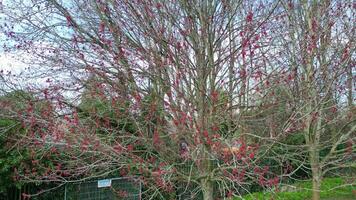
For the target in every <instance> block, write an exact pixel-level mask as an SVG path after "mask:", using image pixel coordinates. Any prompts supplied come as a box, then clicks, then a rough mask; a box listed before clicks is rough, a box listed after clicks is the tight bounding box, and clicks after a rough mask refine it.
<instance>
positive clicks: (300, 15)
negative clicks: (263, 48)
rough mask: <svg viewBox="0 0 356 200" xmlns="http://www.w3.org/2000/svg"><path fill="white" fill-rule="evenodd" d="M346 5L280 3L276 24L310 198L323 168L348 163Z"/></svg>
mask: <svg viewBox="0 0 356 200" xmlns="http://www.w3.org/2000/svg"><path fill="white" fill-rule="evenodd" d="M352 6H353V5H351V3H349V2H342V3H341V2H337V1H302V2H296V1H290V2H289V3H288V4H287V3H284V4H283V9H284V11H285V12H284V13H285V15H284V17H285V20H282V23H283V24H281V26H280V27H281V30H282V31H281V34H285V35H286V36H285V37H284V38H283V40H282V45H284V46H285V47H286V50H285V51H284V53H283V54H282V56H283V57H284V58H285V59H286V60H285V62H286V65H288V66H289V67H290V68H291V70H290V71H291V73H292V74H291V76H292V77H293V81H292V82H291V84H292V85H293V87H291V91H290V92H291V94H293V97H292V98H293V99H292V100H293V101H294V105H293V110H294V113H293V114H292V116H293V118H292V119H291V121H290V127H291V129H294V130H293V132H295V131H299V132H301V133H303V135H304V143H303V145H305V148H306V151H307V153H308V158H307V160H308V164H310V167H311V172H312V178H313V200H318V199H320V183H321V180H322V177H323V176H325V174H326V173H328V172H330V170H332V169H338V170H340V169H341V168H344V167H350V166H352V165H353V164H352V161H351V160H350V156H351V157H352V155H353V154H354V153H355V149H354V148H353V147H352V143H353V142H352V141H354V139H355V128H356V124H355V118H354V117H352V113H351V112H350V111H349V109H348V108H347V106H345V99H348V104H349V105H352V103H350V102H351V101H352V100H350V98H353V97H352V92H351V93H350V91H351V90H352V89H351V88H352V86H350V81H351V82H352V80H350V68H349V65H350V63H351V62H352V54H353V53H351V52H353V50H354V48H355V43H354V41H353V40H352V39H350V35H353V34H354V30H355V27H354V26H352V25H351V24H350V22H351V21H352V19H353V18H354V14H355V13H354V12H353V11H352V8H351V7H352ZM283 28H285V29H283ZM351 37H352V36H351ZM351 73H352V72H351ZM345 80H347V81H345ZM345 83H347V84H345ZM351 85H352V84H351ZM345 88H348V94H345V92H344V91H345ZM293 124H294V125H293ZM293 126H294V127H293ZM291 129H290V130H291ZM296 129H298V130H296ZM346 143H349V147H348V148H346V147H345V145H346ZM343 145H344V147H342V146H343ZM350 161H351V162H350ZM338 175H339V176H340V175H341V174H338Z"/></svg>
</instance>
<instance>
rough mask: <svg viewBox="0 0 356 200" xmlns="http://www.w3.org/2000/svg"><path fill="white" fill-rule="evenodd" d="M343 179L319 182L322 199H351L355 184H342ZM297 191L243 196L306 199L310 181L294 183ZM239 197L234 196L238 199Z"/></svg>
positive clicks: (253, 199)
mask: <svg viewBox="0 0 356 200" xmlns="http://www.w3.org/2000/svg"><path fill="white" fill-rule="evenodd" d="M344 184H345V183H344V181H343V180H342V179H341V178H325V179H324V180H323V181H322V184H321V192H320V197H321V199H323V200H353V199H356V196H355V195H354V194H353V193H352V191H353V190H356V187H355V185H354V186H351V185H348V186H343V187H339V186H342V185H344ZM294 186H296V188H297V191H295V192H271V191H267V192H256V193H252V194H250V195H246V196H244V197H243V199H245V200H270V199H273V200H308V199H311V196H312V191H311V188H312V183H311V181H310V180H309V181H303V182H298V183H295V184H294ZM238 199H240V198H236V199H235V200H238Z"/></svg>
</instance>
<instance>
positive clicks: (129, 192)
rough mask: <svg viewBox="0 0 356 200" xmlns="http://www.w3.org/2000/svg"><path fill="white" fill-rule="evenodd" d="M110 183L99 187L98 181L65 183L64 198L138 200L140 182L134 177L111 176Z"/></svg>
mask: <svg viewBox="0 0 356 200" xmlns="http://www.w3.org/2000/svg"><path fill="white" fill-rule="evenodd" d="M108 180H111V184H110V185H108V186H105V187H99V185H98V181H99V180H95V181H86V182H77V183H71V184H67V185H66V189H65V200H82V199H86V200H117V199H120V200H121V199H123V200H140V199H141V182H140V181H139V180H137V179H135V178H111V179H108Z"/></svg>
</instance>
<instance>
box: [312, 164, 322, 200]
mask: <svg viewBox="0 0 356 200" xmlns="http://www.w3.org/2000/svg"><path fill="white" fill-rule="evenodd" d="M312 174H313V197H312V200H319V199H320V185H321V177H320V173H319V169H313V168H312Z"/></svg>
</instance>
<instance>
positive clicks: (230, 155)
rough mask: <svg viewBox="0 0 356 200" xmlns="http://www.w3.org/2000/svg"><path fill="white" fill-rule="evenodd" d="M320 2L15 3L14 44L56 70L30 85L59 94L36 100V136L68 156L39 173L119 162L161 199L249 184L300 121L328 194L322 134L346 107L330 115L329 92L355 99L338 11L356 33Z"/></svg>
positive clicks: (262, 174) (98, 170)
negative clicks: (345, 86)
mask: <svg viewBox="0 0 356 200" xmlns="http://www.w3.org/2000/svg"><path fill="white" fill-rule="evenodd" d="M319 4H320V5H322V6H321V8H319V7H318V5H319ZM319 4H317V3H310V2H301V3H300V4H299V3H298V2H293V1H291V2H289V3H285V2H280V1H260V2H258V3H256V2H244V1H238V2H236V1H207V0H195V1H186V0H179V1H140V0H137V1H126V0H118V1H112V0H98V1H87V0H79V1H66V2H61V1H57V0H48V1H44V2H43V1H32V2H27V1H16V0H15V1H14V3H13V4H11V3H10V4H8V5H7V7H6V6H5V13H6V16H7V19H8V20H9V21H10V23H12V24H13V27H12V26H9V25H7V26H4V27H3V29H4V32H5V34H6V35H7V36H8V38H9V39H11V40H12V41H13V43H10V44H7V46H6V47H7V50H9V51H10V50H12V49H18V50H21V51H28V52H30V53H31V54H32V55H33V56H34V57H33V59H31V60H27V62H29V64H30V66H31V67H32V68H34V69H35V70H33V71H31V74H30V75H32V76H34V77H38V76H41V77H46V81H45V83H44V85H43V86H41V87H34V86H30V87H29V89H30V90H31V91H32V92H34V93H35V94H36V96H37V98H39V99H43V100H45V101H46V102H48V103H47V104H46V105H45V106H44V107H43V113H42V114H40V115H33V114H32V112H29V116H32V118H31V119H32V120H28V119H27V122H28V123H27V125H28V126H29V127H30V128H32V130H33V131H32V133H34V134H33V135H32V136H31V135H28V138H29V139H30V140H29V141H30V142H29V143H28V144H27V147H28V146H36V148H37V149H39V150H38V153H39V155H41V153H42V154H43V153H44V154H45V153H46V152H48V150H49V149H50V150H51V151H52V152H53V153H56V154H58V156H57V157H56V158H55V159H57V160H56V163H57V166H52V167H50V168H49V170H48V171H44V173H45V175H44V174H41V175H42V176H41V175H40V174H39V175H38V176H37V177H38V179H41V180H48V177H51V178H50V180H52V181H64V182H65V181H69V180H74V179H78V178H83V177H99V176H105V175H108V174H112V173H117V172H118V171H120V172H121V174H122V175H139V177H140V179H141V181H142V182H143V183H144V184H145V192H144V194H147V196H150V197H152V198H153V197H157V198H164V197H166V196H165V195H174V193H173V192H172V191H176V192H177V193H178V194H177V195H186V194H184V193H185V192H188V193H189V194H188V195H190V196H189V198H192V196H194V195H195V196H196V195H200V194H201V195H202V197H203V198H204V199H206V200H210V199H213V198H214V194H218V195H219V196H220V197H229V196H232V195H237V196H241V195H242V194H244V193H246V192H249V190H250V189H249V188H247V187H248V185H249V184H251V183H253V184H254V183H258V184H260V185H262V186H264V187H273V186H276V185H278V183H279V181H280V179H279V178H278V176H276V174H273V173H271V172H270V170H269V168H268V167H269V166H264V165H263V164H262V163H263V159H264V157H263V156H265V152H267V151H268V150H270V149H272V147H273V146H275V145H276V144H279V143H281V142H283V141H282V140H283V139H284V138H285V137H286V135H287V134H290V133H291V132H293V130H294V131H295V130H296V129H297V130H298V131H302V132H303V134H304V136H305V142H306V146H307V147H308V149H307V152H308V155H309V161H310V163H311V166H312V167H311V169H312V174H313V177H314V185H315V187H314V191H315V195H314V196H315V197H314V199H317V198H318V197H317V196H318V194H317V191H318V189H319V188H318V184H319V183H320V177H321V176H320V173H321V172H320V170H319V169H320V164H321V163H323V161H322V162H321V163H320V162H319V161H320V156H319V152H320V148H321V146H322V145H323V148H324V147H325V145H326V143H325V145H324V143H322V142H321V141H322V140H321V139H320V138H321V137H320V135H321V132H323V131H324V130H325V128H327V127H328V128H329V127H331V126H330V125H331V124H335V123H337V122H340V120H341V118H344V117H345V114H344V113H343V112H340V113H342V114H340V117H335V118H334V119H332V120H330V121H327V120H326V116H327V115H328V113H327V109H329V108H331V107H332V106H331V105H336V106H337V107H342V108H344V107H343V106H342V105H341V103H342V100H343V99H344V96H345V95H343V93H341V92H339V91H338V90H337V89H338V86H340V84H341V83H343V82H344V80H346V79H345V77H346V76H347V77H348V88H349V91H350V90H351V89H350V88H352V87H350V70H349V68H348V73H345V70H342V68H341V66H342V65H344V64H346V63H349V62H350V60H351V55H352V54H351V52H352V50H353V49H354V43H353V42H352V41H353V40H352V39H351V38H352V34H351V32H352V31H351V30H353V28H352V27H351V25H350V24H351V23H350V21H347V20H346V21H343V20H342V18H341V17H339V15H337V13H341V11H339V10H338V11H337V13H336V14H335V13H334V14H333V15H332V17H335V16H337V17H338V18H337V19H340V21H337V23H335V26H334V27H346V29H347V31H346V32H345V33H347V37H348V38H349V40H347V39H344V36H343V34H336V33H338V32H337V30H339V29H338V28H337V29H336V28H335V33H334V32H333V31H330V29H331V28H328V26H329V25H328V22H327V20H328V19H330V18H331V16H329V15H328V14H322V13H323V12H322V9H326V8H328V7H330V8H333V6H330V5H327V2H325V3H321V2H319ZM326 13H328V12H326ZM349 13H350V15H351V13H352V12H351V11H350V12H349ZM331 30H333V29H331ZM319 31H320V32H319ZM329 37H332V38H335V40H334V41H335V42H334V43H332V42H331V41H333V40H331V39H330V38H329ZM339 37H340V38H339ZM345 37H346V36H345ZM11 45H13V46H11ZM344 47H345V48H344ZM342 52H343V53H342ZM345 52H346V53H345ZM337 55H343V56H342V57H341V61H340V62H339V60H338V59H337V58H336V56H337ZM334 61H335V62H334ZM348 66H349V65H348ZM59 74H60V75H61V77H60V76H59ZM351 74H352V70H351ZM47 78H48V79H47ZM335 81H336V82H335ZM351 82H352V80H351ZM351 85H352V84H351ZM69 91H70V95H68V96H67V97H65V94H68V92H69ZM333 95H335V96H338V97H337V98H334V97H333ZM350 96H352V92H351V95H350V94H348V98H349V99H350ZM335 102H337V103H335ZM349 104H350V103H349ZM322 117H324V118H322ZM25 121H26V119H25ZM334 122H335V123H334ZM350 124H351V121H350ZM34 125H36V126H34ZM345 128H346V127H345ZM346 129H348V131H347V133H346V134H345V133H344V132H342V133H341V132H340V134H341V135H342V136H341V137H338V135H337V136H335V137H333V138H339V139H340V140H336V142H334V143H328V144H329V145H330V144H331V149H330V156H326V157H325V158H324V159H327V160H328V159H329V158H331V157H333V156H334V155H336V154H335V148H337V147H338V146H339V144H342V143H344V141H345V138H348V137H349V136H350V135H352V134H353V132H354V128H353V126H351V128H350V127H347V128H346ZM343 130H344V129H343ZM39 135H41V138H39V137H38V136H39ZM323 141H331V140H328V139H326V140H323ZM258 143H260V144H258ZM342 151H344V152H345V149H343V150H342ZM352 151H353V150H352ZM343 155H345V154H343ZM73 158H75V159H74V160H73ZM337 158H340V157H339V154H337ZM339 161H340V162H341V161H342V162H343V161H344V160H339ZM278 164H279V165H282V164H283V163H281V162H280V163H278ZM43 168H45V167H43ZM49 174H50V176H49ZM181 198H185V197H184V196H181ZM186 198H188V197H186Z"/></svg>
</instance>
